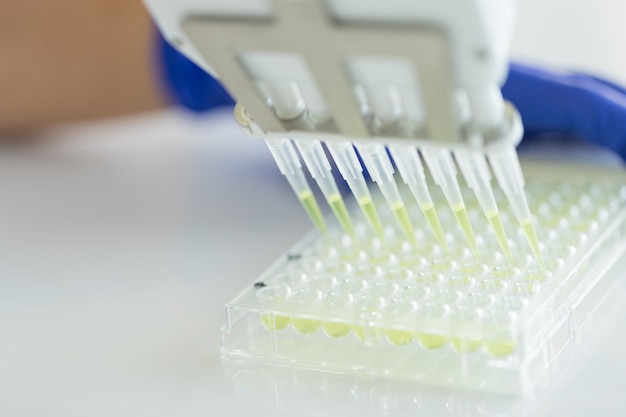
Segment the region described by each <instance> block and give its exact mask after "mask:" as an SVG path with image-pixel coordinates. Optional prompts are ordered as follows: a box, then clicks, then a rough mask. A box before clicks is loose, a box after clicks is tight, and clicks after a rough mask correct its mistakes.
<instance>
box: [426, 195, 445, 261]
mask: <svg viewBox="0 0 626 417" xmlns="http://www.w3.org/2000/svg"><path fill="white" fill-rule="evenodd" d="M421 209H422V213H424V217H426V221H428V224H429V225H430V229H431V230H432V231H433V233H434V234H435V237H436V238H437V241H438V242H439V244H440V245H441V247H442V248H443V249H445V250H447V249H448V246H447V245H446V238H445V234H444V233H443V229H442V228H441V223H440V222H439V217H438V216H437V210H435V206H434V205H433V204H432V203H428V204H423V205H422V206H421Z"/></svg>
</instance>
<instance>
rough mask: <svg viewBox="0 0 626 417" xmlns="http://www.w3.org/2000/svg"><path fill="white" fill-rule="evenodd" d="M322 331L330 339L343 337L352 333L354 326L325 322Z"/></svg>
mask: <svg viewBox="0 0 626 417" xmlns="http://www.w3.org/2000/svg"><path fill="white" fill-rule="evenodd" d="M322 329H324V333H326V334H327V335H329V336H330V337H342V336H346V335H347V334H348V333H350V330H352V326H350V325H349V324H346V323H337V322H332V321H325V322H322Z"/></svg>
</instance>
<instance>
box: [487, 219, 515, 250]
mask: <svg viewBox="0 0 626 417" xmlns="http://www.w3.org/2000/svg"><path fill="white" fill-rule="evenodd" d="M487 220H489V224H491V230H493V233H494V234H495V235H496V239H498V243H499V244H500V247H502V250H503V251H504V255H505V256H506V257H507V259H508V260H509V261H510V262H513V255H512V254H511V248H510V247H509V241H508V240H507V238H506V232H505V231H504V226H503V225H502V219H501V218H500V213H499V212H498V210H491V211H489V212H488V213H487Z"/></svg>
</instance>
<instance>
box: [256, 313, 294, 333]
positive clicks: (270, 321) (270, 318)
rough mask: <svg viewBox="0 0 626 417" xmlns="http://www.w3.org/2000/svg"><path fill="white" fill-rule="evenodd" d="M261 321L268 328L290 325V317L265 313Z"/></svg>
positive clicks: (280, 327) (274, 328)
mask: <svg viewBox="0 0 626 417" xmlns="http://www.w3.org/2000/svg"><path fill="white" fill-rule="evenodd" d="M261 323H262V324H263V327H265V328H266V329H268V330H282V329H284V328H285V327H287V326H288V325H289V317H285V316H277V315H271V314H263V315H261Z"/></svg>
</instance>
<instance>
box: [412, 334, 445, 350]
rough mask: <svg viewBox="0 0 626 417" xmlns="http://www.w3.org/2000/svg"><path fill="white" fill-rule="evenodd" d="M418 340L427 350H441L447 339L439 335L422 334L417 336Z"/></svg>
mask: <svg viewBox="0 0 626 417" xmlns="http://www.w3.org/2000/svg"><path fill="white" fill-rule="evenodd" d="M417 340H419V342H420V343H421V345H422V346H424V347H425V348H426V349H439V348H442V347H443V345H445V344H446V341H447V338H446V337H445V336H440V335H437V334H420V335H418V336H417Z"/></svg>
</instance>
